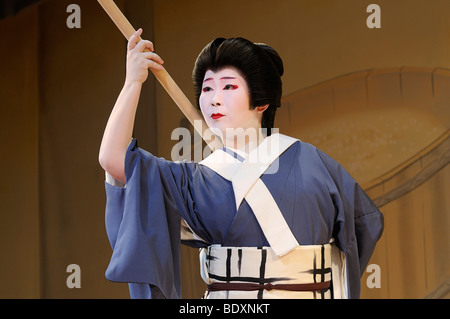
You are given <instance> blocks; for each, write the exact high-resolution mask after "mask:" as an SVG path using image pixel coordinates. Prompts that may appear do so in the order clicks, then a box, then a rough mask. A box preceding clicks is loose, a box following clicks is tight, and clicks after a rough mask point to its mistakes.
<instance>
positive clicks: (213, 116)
mask: <svg viewBox="0 0 450 319" xmlns="http://www.w3.org/2000/svg"><path fill="white" fill-rule="evenodd" d="M222 116H225V115H223V114H221V113H213V114H211V118H212V119H213V120H218V119H220V118H221V117H222Z"/></svg>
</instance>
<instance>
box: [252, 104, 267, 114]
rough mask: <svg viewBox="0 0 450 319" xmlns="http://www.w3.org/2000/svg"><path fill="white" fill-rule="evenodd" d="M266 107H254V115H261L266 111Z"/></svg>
mask: <svg viewBox="0 0 450 319" xmlns="http://www.w3.org/2000/svg"><path fill="white" fill-rule="evenodd" d="M268 107H269V104H266V105H261V106H257V107H255V110H256V113H259V114H262V113H263V112H264V111H265V110H267V108H268Z"/></svg>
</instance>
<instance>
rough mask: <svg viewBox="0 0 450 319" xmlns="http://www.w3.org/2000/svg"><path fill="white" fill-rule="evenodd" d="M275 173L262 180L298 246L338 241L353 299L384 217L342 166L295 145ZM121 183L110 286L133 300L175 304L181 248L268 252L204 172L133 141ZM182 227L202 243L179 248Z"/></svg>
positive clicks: (226, 192) (112, 220)
mask: <svg viewBox="0 0 450 319" xmlns="http://www.w3.org/2000/svg"><path fill="white" fill-rule="evenodd" d="M226 151H227V152H231V153H232V154H233V156H234V157H235V158H239V155H238V154H235V153H234V152H233V151H231V150H228V149H226ZM277 165H278V166H277V169H276V171H274V172H271V173H266V174H262V175H261V177H260V178H261V180H262V182H263V183H264V185H265V186H266V187H267V189H268V190H269V191H270V193H271V195H272V197H273V199H274V200H275V202H276V204H277V205H278V207H279V210H280V211H281V213H282V215H283V217H284V219H285V220H286V222H287V224H288V226H289V228H290V230H291V231H292V233H293V235H294V236H295V239H296V240H297V241H298V243H299V244H300V245H321V244H326V243H328V242H329V241H330V239H331V238H334V240H335V243H336V245H337V247H338V248H339V249H340V250H341V251H342V252H343V253H344V254H345V258H346V269H347V276H348V297H349V298H359V295H360V278H361V275H362V273H363V271H364V269H365V267H366V265H367V263H368V261H369V259H370V256H371V255H372V252H373V250H374V248H375V244H376V242H377V241H378V239H379V238H380V236H381V234H382V231H383V215H382V214H381V212H380V211H379V210H378V208H377V207H376V206H375V205H374V203H373V202H372V201H371V200H370V198H369V197H368V196H367V195H366V193H365V192H364V191H363V190H362V189H361V187H360V186H359V185H358V184H357V183H356V181H355V180H354V179H353V178H352V177H351V176H350V175H349V174H348V173H347V172H346V170H345V169H344V168H343V167H342V166H341V165H340V164H338V163H337V162H336V161H334V160H333V159H332V158H330V157H329V156H327V155H326V154H324V153H323V152H321V151H320V150H319V149H317V148H316V147H314V146H312V145H310V144H308V143H305V142H301V141H296V142H295V143H293V144H292V145H291V146H290V147H289V148H287V149H286V150H285V151H284V152H283V153H282V154H281V155H280V156H279V158H278V161H277ZM269 169H270V167H269ZM268 171H269V170H268ZM125 175H126V181H127V183H126V186H125V187H123V188H122V187H117V186H113V185H110V184H109V183H106V184H105V185H106V194H107V203H106V229H107V234H108V238H109V241H110V243H111V246H112V249H113V254H112V257H111V261H110V264H109V266H108V269H107V271H106V277H107V278H108V279H109V280H111V281H117V282H128V283H129V288H130V295H131V298H181V287H180V252H179V245H180V242H183V243H184V244H187V245H190V246H192V247H206V246H209V245H212V244H221V245H223V246H234V247H243V246H245V247H262V246H270V244H269V242H268V241H267V239H266V237H265V235H264V232H263V231H262V229H261V227H260V225H259V223H258V220H257V219H256V217H255V214H254V213H253V211H252V209H251V208H250V206H249V205H248V203H247V201H246V200H245V198H244V199H243V200H242V202H240V203H239V204H238V206H237V205H236V200H235V194H234V190H233V187H232V185H231V182H230V181H229V180H227V179H225V178H223V177H222V176H221V175H219V174H218V173H216V172H215V171H214V170H212V169H210V168H209V167H207V166H206V165H202V164H201V163H200V164H196V163H193V162H181V163H175V162H171V161H167V160H165V159H163V158H158V157H155V156H153V155H152V154H150V153H148V152H146V151H144V150H142V149H140V148H138V146H137V141H136V140H133V141H132V142H131V143H130V145H129V147H128V150H127V154H126V159H125ZM181 219H184V221H185V222H186V223H187V225H188V227H189V228H190V230H191V231H193V232H194V233H195V235H196V236H198V237H200V238H201V240H187V241H184V240H183V241H182V239H181V237H180V229H181Z"/></svg>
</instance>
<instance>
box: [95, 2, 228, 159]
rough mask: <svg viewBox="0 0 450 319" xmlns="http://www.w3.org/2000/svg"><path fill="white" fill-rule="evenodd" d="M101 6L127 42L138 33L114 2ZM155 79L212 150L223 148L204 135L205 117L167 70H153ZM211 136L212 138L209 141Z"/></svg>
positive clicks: (205, 127) (102, 3) (104, 3)
mask: <svg viewBox="0 0 450 319" xmlns="http://www.w3.org/2000/svg"><path fill="white" fill-rule="evenodd" d="M98 2H99V3H100V5H101V6H102V7H103V9H104V10H105V11H106V13H107V14H108V15H109V17H110V18H111V20H113V22H114V23H115V24H116V26H117V27H118V28H119V30H120V31H121V32H122V33H123V35H124V36H125V38H126V39H127V40H129V39H130V37H131V36H132V35H133V34H134V33H135V32H136V30H135V29H134V28H133V26H132V25H131V23H130V22H129V21H128V20H127V18H126V17H125V16H124V15H123V13H122V11H120V9H119V8H118V7H117V5H116V4H115V3H114V1H113V0H98ZM150 71H152V73H153V74H154V75H155V77H156V78H157V79H158V81H159V83H161V85H162V86H163V87H164V89H165V90H166V91H167V93H168V94H169V95H170V97H171V98H172V99H173V101H174V102H175V103H176V104H177V105H178V107H179V108H180V110H181V111H182V112H183V114H184V115H185V116H186V118H187V119H188V120H189V122H191V124H192V126H194V129H195V130H196V131H197V132H198V133H199V134H200V135H201V136H202V138H203V139H204V140H205V142H206V143H207V144H208V146H209V147H210V148H211V150H213V151H214V150H215V149H217V148H220V147H222V144H221V142H220V140H219V139H218V138H217V137H214V135H212V134H204V133H205V131H206V130H207V129H208V125H207V124H206V123H205V121H204V119H203V117H202V115H201V114H199V112H198V111H197V110H196V109H195V107H194V106H193V105H192V104H191V102H190V101H189V100H188V98H187V97H186V95H184V93H183V92H182V91H181V89H180V88H179V87H178V85H177V84H176V83H175V81H174V80H173V79H172V77H171V76H170V75H169V73H167V71H166V69H165V68H163V69H162V70H153V69H150ZM206 135H209V137H210V138H208V139H207V136H206Z"/></svg>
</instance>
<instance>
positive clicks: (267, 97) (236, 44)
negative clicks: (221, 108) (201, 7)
mask: <svg viewBox="0 0 450 319" xmlns="http://www.w3.org/2000/svg"><path fill="white" fill-rule="evenodd" d="M225 67H232V68H234V69H236V70H237V71H238V72H239V73H240V74H241V75H242V77H243V78H244V79H245V80H246V81H247V85H248V88H249V91H250V92H249V93H250V107H251V108H255V107H257V106H262V105H266V104H269V107H268V108H267V109H266V110H265V111H264V113H263V116H262V121H261V127H262V128H266V129H267V135H268V136H269V135H270V134H271V129H272V128H273V125H274V120H275V112H276V110H277V108H278V107H280V105H281V95H282V82H281V76H282V75H283V72H284V67H283V61H282V60H281V58H280V56H279V55H278V53H277V52H276V51H275V50H274V49H273V48H272V47H270V46H268V45H267V44H263V43H253V42H251V41H249V40H247V39H244V38H230V39H224V38H217V39H215V40H213V41H212V42H210V43H208V44H207V45H206V46H205V48H203V50H202V51H201V52H200V54H199V56H198V57H197V60H196V62H195V66H194V70H193V72H192V78H193V81H194V90H195V95H196V99H197V107H198V108H200V104H199V98H200V94H201V92H202V83H203V79H204V77H205V73H206V72H207V71H208V70H211V71H213V72H217V71H220V70H221V69H223V68H225Z"/></svg>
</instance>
